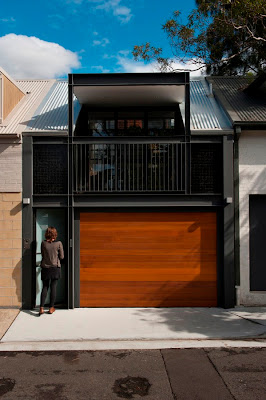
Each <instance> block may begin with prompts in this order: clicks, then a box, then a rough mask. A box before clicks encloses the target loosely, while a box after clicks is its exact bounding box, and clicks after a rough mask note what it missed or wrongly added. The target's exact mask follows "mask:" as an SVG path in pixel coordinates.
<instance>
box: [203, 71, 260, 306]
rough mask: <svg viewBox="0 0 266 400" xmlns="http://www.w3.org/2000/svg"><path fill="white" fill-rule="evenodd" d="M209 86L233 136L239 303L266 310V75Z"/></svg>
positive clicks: (229, 79) (222, 79)
mask: <svg viewBox="0 0 266 400" xmlns="http://www.w3.org/2000/svg"><path fill="white" fill-rule="evenodd" d="M208 81H209V82H210V83H212V85H213V89H214V94H215V96H216V98H217V99H218V101H219V102H220V104H221V105H222V106H223V108H224V110H225V112H226V113H227V115H228V117H229V118H230V120H231V123H232V126H233V128H234V131H235V173H234V174H235V208H236V220H235V232H236V234H235V244H236V246H235V248H236V253H235V255H236V257H235V261H236V283H237V286H238V291H237V293H238V295H237V303H238V304H242V305H246V306H249V305H251V306H255V305H266V263H265V243H266V74H263V75H261V76H259V77H258V78H257V79H256V80H255V81H254V82H252V83H251V84H250V80H249V79H248V78H242V77H212V78H208Z"/></svg>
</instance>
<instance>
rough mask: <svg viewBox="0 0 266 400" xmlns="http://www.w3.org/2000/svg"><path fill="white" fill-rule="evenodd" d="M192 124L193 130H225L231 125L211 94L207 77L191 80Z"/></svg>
mask: <svg viewBox="0 0 266 400" xmlns="http://www.w3.org/2000/svg"><path fill="white" fill-rule="evenodd" d="M190 124H191V129H193V130H217V131H219V130H223V129H230V127H231V125H230V122H229V120H228V118H227V117H226V116H225V114H224V112H223V110H222V109H221V107H220V106H219V104H218V103H217V101H216V100H215V98H214V97H213V96H212V95H211V94H210V90H209V87H208V85H207V84H206V81H205V79H193V80H191V82H190Z"/></svg>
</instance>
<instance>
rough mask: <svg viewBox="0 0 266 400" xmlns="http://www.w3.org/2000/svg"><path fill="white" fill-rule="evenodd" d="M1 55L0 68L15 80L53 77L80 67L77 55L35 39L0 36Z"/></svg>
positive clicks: (11, 35) (55, 44)
mask: <svg viewBox="0 0 266 400" xmlns="http://www.w3.org/2000/svg"><path fill="white" fill-rule="evenodd" d="M0 54H1V66H2V67H3V68H4V69H5V70H6V71H7V72H8V73H9V74H10V75H11V76H12V77H14V78H32V79H35V78H56V77H60V76H64V75H66V74H67V73H69V72H71V69H72V68H78V67H80V61H79V58H78V55H77V54H76V53H74V52H72V51H70V50H67V49H65V48H64V47H62V46H60V45H59V44H57V43H51V42H45V41H44V40H41V39H38V38H36V37H34V36H31V37H29V36H24V35H16V34H14V33H10V34H8V35H6V36H2V37H0Z"/></svg>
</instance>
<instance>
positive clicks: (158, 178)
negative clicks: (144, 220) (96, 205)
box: [73, 142, 186, 194]
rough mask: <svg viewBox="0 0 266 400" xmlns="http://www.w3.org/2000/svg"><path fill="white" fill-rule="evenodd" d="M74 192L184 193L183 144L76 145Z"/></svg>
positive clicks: (74, 149) (74, 148)
mask: <svg viewBox="0 0 266 400" xmlns="http://www.w3.org/2000/svg"><path fill="white" fill-rule="evenodd" d="M73 152H74V154H73V156H74V166H75V169H74V192H75V193H81V194H82V193H84V194H85V193H95V192H116V193H119V192H136V193H138V192H181V193H184V192H185V165H186V162H185V154H186V152H185V143H182V142H180V143H126V144H125V143H119V144H117V143H112V144H111V143H108V144H107V143H104V144H103V143H99V144H98V143H97V144H95V143H94V144H91V143H89V144H88V143H86V144H84V143H82V144H81V143H77V144H74V145H73Z"/></svg>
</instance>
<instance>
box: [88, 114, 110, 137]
mask: <svg viewBox="0 0 266 400" xmlns="http://www.w3.org/2000/svg"><path fill="white" fill-rule="evenodd" d="M88 129H89V135H91V136H113V135H114V130H115V118H114V113H113V112H94V113H90V112H89V113H88Z"/></svg>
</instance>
